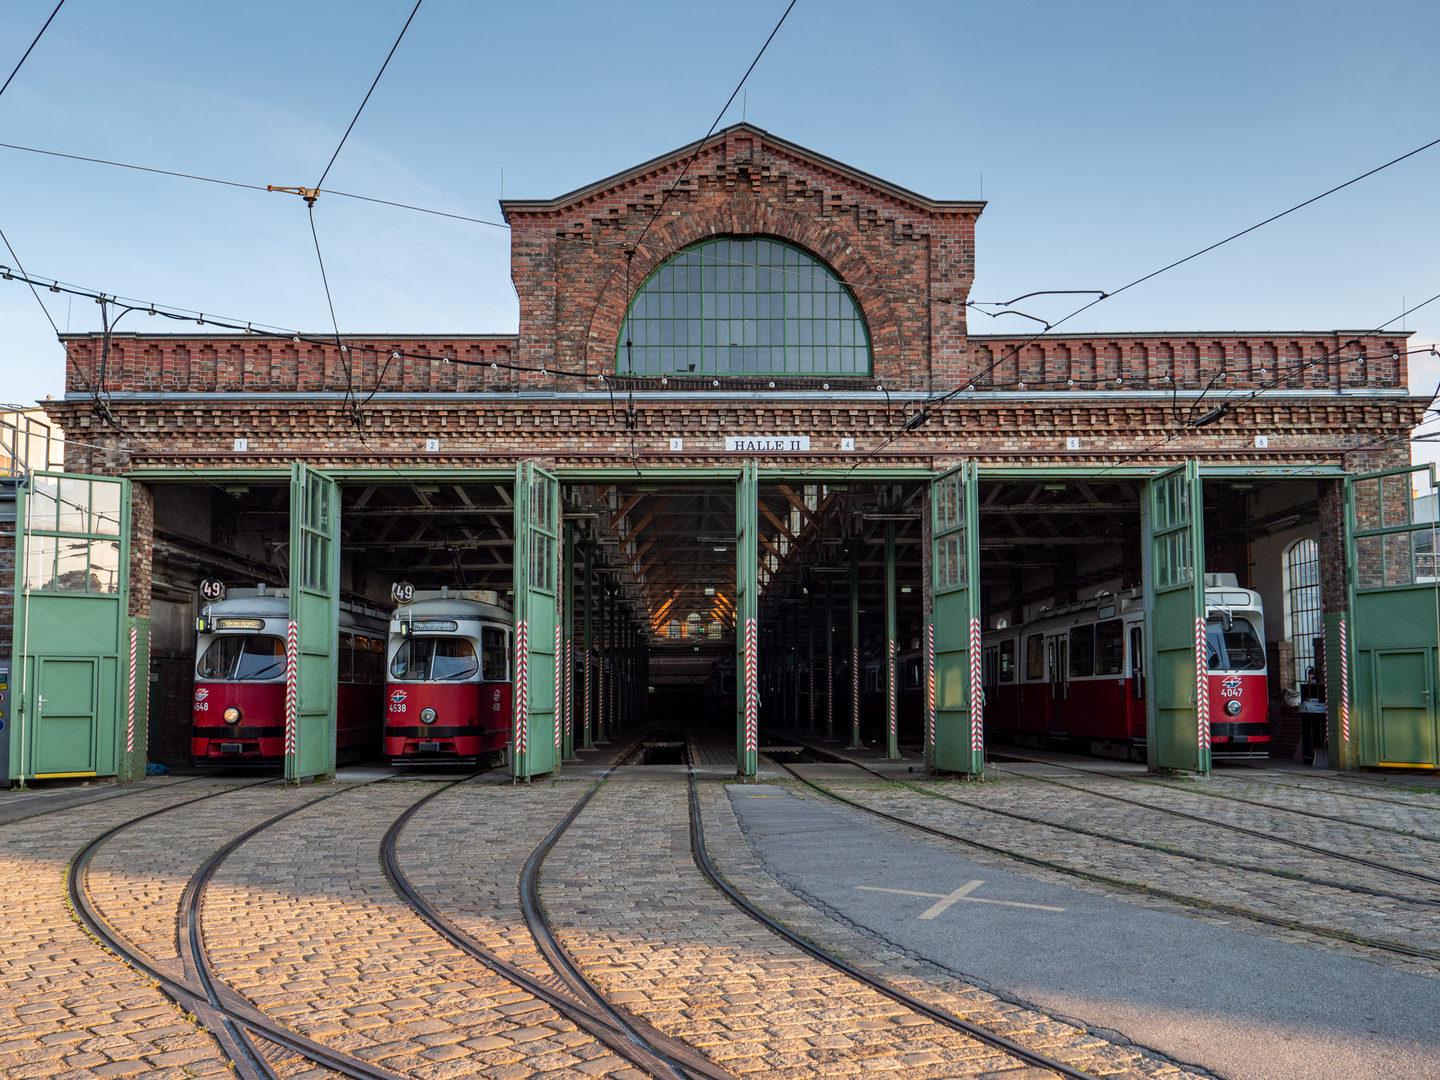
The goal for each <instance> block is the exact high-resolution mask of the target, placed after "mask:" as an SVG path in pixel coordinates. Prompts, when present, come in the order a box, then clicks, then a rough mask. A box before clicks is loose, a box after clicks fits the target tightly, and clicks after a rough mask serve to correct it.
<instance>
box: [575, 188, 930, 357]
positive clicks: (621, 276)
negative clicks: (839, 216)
mask: <svg viewBox="0 0 1440 1080" xmlns="http://www.w3.org/2000/svg"><path fill="white" fill-rule="evenodd" d="M722 237H737V238H741V239H757V240H758V239H767V240H783V241H785V242H786V243H789V244H793V245H794V246H796V247H798V248H800V249H801V250H802V251H805V252H807V253H808V254H810V255H811V256H813V257H814V258H816V259H818V260H819V261H820V262H821V263H823V264H824V265H825V266H826V267H828V268H829V269H830V271H831V272H832V273H833V274H834V275H835V276H836V277H837V278H839V279H840V280H841V281H842V282H844V283H845V285H846V286H848V287H849V289H850V292H851V293H852V294H853V295H854V297H855V302H856V303H857V304H858V305H859V307H860V312H861V315H862V316H863V317H864V319H865V323H866V325H867V326H868V327H869V329H870V350H871V354H872V356H873V357H874V375H875V377H876V378H883V377H884V376H885V375H886V374H887V370H888V371H895V370H897V369H898V368H899V366H900V365H901V363H902V362H903V361H905V360H906V358H907V351H908V347H909V344H910V343H908V342H907V341H906V340H905V338H904V334H903V333H902V331H901V329H900V325H901V320H900V317H899V312H898V311H897V309H896V304H897V303H927V302H926V301H925V300H924V299H923V298H921V297H892V296H889V295H888V294H886V293H884V292H881V291H879V290H877V289H867V288H866V286H867V285H869V284H871V283H872V282H875V281H876V278H877V275H876V274H875V273H874V272H873V270H872V269H871V267H870V264H869V262H868V261H867V260H866V259H865V257H864V256H863V255H861V253H860V252H859V251H858V250H857V249H856V248H855V247H854V246H853V242H852V240H851V239H850V238H849V237H847V236H846V235H845V234H843V233H841V232H839V231H836V230H832V229H827V228H825V227H824V226H822V225H820V224H818V223H817V222H815V221H814V220H813V219H811V218H807V217H803V216H802V215H800V214H796V213H790V212H787V211H782V210H778V209H775V208H772V207H763V208H757V209H756V212H754V213H748V212H745V211H744V210H743V209H741V208H739V207H732V208H731V209H729V210H727V211H725V212H721V211H719V210H711V211H704V212H701V213H696V214H687V215H685V216H683V217H682V218H680V219H679V220H677V221H674V222H672V223H671V224H669V225H667V226H664V227H659V226H658V225H657V227H656V228H655V229H652V230H651V232H650V234H649V235H648V236H647V237H646V238H645V243H644V245H643V246H642V247H641V248H640V249H638V250H637V251H636V252H635V256H634V258H633V259H632V260H631V261H630V271H629V290H628V292H627V290H626V268H625V257H624V255H623V254H619V253H617V257H616V259H615V265H614V267H613V269H612V270H611V272H610V274H609V276H608V278H607V279H606V281H605V283H604V286H603V288H602V289H601V292H600V299H599V301H598V302H597V303H596V305H595V310H594V313H593V314H592V315H591V317H590V326H589V332H588V335H587V338H586V345H585V366H586V369H587V370H590V371H596V372H599V371H607V370H611V369H613V367H614V363H615V349H616V345H617V343H618V342H619V340H620V331H621V327H622V325H623V324H624V322H625V312H626V310H627V309H628V308H629V306H630V301H631V299H632V298H633V297H634V294H635V292H636V291H637V290H638V289H639V288H640V286H641V285H642V284H643V283H644V282H645V280H646V279H647V278H648V277H649V276H650V274H651V273H652V272H653V271H654V270H655V269H656V268H658V267H659V266H660V265H661V264H662V263H665V262H667V261H669V260H670V259H672V258H674V257H675V256H676V255H678V254H679V253H680V252H681V251H683V250H685V249H686V248H688V247H692V246H694V245H695V244H698V243H700V242H701V241H703V240H712V239H720V238H722ZM909 359H910V361H911V362H912V363H914V361H915V360H918V359H919V357H910V358H909Z"/></svg>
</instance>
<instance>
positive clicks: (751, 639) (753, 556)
mask: <svg viewBox="0 0 1440 1080" xmlns="http://www.w3.org/2000/svg"><path fill="white" fill-rule="evenodd" d="M759 529H760V470H759V468H758V466H757V465H756V464H755V462H753V461H747V462H746V463H745V465H744V467H743V468H742V469H741V471H740V479H739V480H737V481H736V482H735V772H736V773H737V774H738V775H740V776H745V777H754V775H755V765H756V761H755V759H756V756H757V752H758V751H757V748H758V746H759V742H760V736H759V731H758V724H759V710H760V683H759V671H760V669H759V660H760V658H759V655H758V649H759V633H758V630H757V627H756V623H757V621H758V619H759V616H760V579H759V573H758V569H759V562H760V550H759V541H758V539H757V536H758V533H759Z"/></svg>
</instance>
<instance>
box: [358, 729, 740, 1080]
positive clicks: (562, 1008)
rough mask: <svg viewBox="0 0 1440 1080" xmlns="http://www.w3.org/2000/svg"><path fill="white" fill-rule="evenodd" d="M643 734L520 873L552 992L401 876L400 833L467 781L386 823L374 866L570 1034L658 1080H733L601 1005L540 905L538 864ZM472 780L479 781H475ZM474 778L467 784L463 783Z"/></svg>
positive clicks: (524, 905)
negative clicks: (551, 1012)
mask: <svg viewBox="0 0 1440 1080" xmlns="http://www.w3.org/2000/svg"><path fill="white" fill-rule="evenodd" d="M643 740H644V736H643V734H642V735H640V736H637V737H636V739H635V740H634V741H633V744H632V745H630V746H627V747H626V748H625V749H624V750H623V751H622V752H620V753H619V754H617V756H616V759H615V764H613V765H611V766H610V767H609V768H607V769H606V770H605V772H604V773H603V774H602V775H601V776H600V777H599V778H598V779H597V780H596V781H595V782H594V783H593V784H592V785H591V786H590V787H589V788H588V789H587V790H586V791H585V793H584V794H582V795H581V796H580V798H579V799H577V800H576V802H575V803H574V804H573V805H572V806H571V807H570V809H569V811H567V813H566V814H565V815H564V816H563V817H562V818H561V819H560V821H559V822H558V823H557V824H556V825H555V826H554V827H553V828H552V829H551V830H550V831H549V832H548V833H547V834H546V836H545V838H544V839H543V840H541V842H540V843H539V844H538V845H537V846H536V847H535V848H534V850H533V851H531V853H530V855H529V857H528V858H527V859H526V861H525V865H524V867H523V868H522V870H521V872H520V875H519V881H518V892H519V900H520V910H521V913H522V915H523V916H524V918H525V922H526V926H527V928H528V929H529V931H530V934H531V937H532V938H533V939H534V941H535V945H536V948H537V951H539V953H540V955H541V956H542V957H543V958H544V960H545V962H546V964H547V965H548V966H549V967H550V968H551V970H552V971H553V972H554V973H555V975H556V976H557V977H558V979H559V980H560V982H561V983H562V984H563V985H564V987H565V991H564V992H559V991H557V990H556V989H554V988H553V987H551V986H548V985H546V983H545V982H543V981H542V980H540V979H538V978H537V977H536V976H534V975H533V974H531V973H530V972H528V971H526V970H524V969H523V968H521V967H519V966H517V965H515V964H513V963H511V962H510V961H508V960H506V959H504V958H503V957H501V956H499V955H498V954H496V953H495V952H493V951H492V950H490V949H488V948H487V947H486V946H484V945H483V944H481V943H480V942H479V941H477V940H476V939H475V938H474V937H472V936H471V935H470V934H468V933H466V932H465V931H464V930H463V929H461V928H460V927H459V926H458V925H457V924H456V923H455V922H454V921H453V920H451V919H449V918H447V917H446V916H445V915H444V914H443V913H441V912H440V911H439V910H437V909H436V908H435V906H434V905H433V904H431V903H430V902H429V901H428V900H426V899H425V897H424V896H423V895H421V893H420V891H419V890H418V889H416V888H415V886H414V885H413V884H412V883H411V882H410V880H409V878H408V877H406V875H405V872H404V869H403V867H402V866H401V865H400V860H399V857H398V853H397V850H396V848H397V845H398V842H399V839H400V836H401V834H402V833H403V832H404V829H405V826H406V825H407V824H408V823H409V822H410V820H411V819H412V818H413V817H414V816H415V814H416V813H418V812H419V811H420V810H421V808H423V807H424V806H425V805H426V804H427V803H429V802H430V801H431V800H432V799H435V798H436V797H438V796H439V795H441V794H443V793H444V792H446V791H449V790H450V789H452V788H454V787H456V786H458V785H459V784H463V783H465V782H467V781H466V780H459V781H455V782H453V783H451V784H447V785H445V786H444V787H442V788H439V789H437V790H436V791H433V792H430V793H429V794H427V795H426V796H424V797H423V798H421V799H419V800H418V801H416V802H415V803H413V804H412V805H411V806H409V807H408V808H407V809H406V810H405V811H404V812H403V813H401V814H400V815H399V816H398V817H397V818H396V819H395V821H394V822H393V823H392V824H391V826H390V828H389V830H388V831H387V832H386V834H385V837H384V839H383V840H382V842H381V846H380V860H381V865H382V868H383V869H384V872H385V876H386V878H387V880H388V881H389V882H390V885H391V887H392V888H393V889H394V890H395V892H396V894H397V895H399V896H400V898H401V899H402V900H404V901H405V903H406V904H408V905H409V906H410V908H411V909H412V910H413V911H414V912H415V913H416V914H417V915H418V916H419V917H420V918H421V919H423V920H424V921H425V922H426V923H428V924H429V925H430V927H431V928H432V929H434V930H435V931H436V932H437V933H438V934H440V935H441V937H443V938H444V939H445V940H446V941H448V942H450V943H451V944H452V945H454V946H455V947H456V948H458V949H460V950H461V951H463V952H465V953H466V954H467V955H469V956H471V957H473V958H474V959H476V960H478V961H479V962H480V963H481V964H483V965H485V966H486V967H488V968H490V969H491V970H493V971H495V972H496V973H497V974H500V975H502V976H503V977H504V978H506V979H508V980H510V981H511V982H513V983H514V984H515V985H516V986H517V987H519V988H520V989H523V990H524V991H526V992H527V993H529V994H532V995H533V996H534V997H536V998H537V999H539V1000H541V1001H544V1002H545V1003H546V1004H548V1005H550V1006H551V1007H552V1008H553V1009H555V1010H556V1011H557V1012H559V1013H560V1014H561V1015H563V1016H565V1017H566V1018H567V1019H569V1020H570V1021H571V1022H572V1023H574V1024H575V1025H576V1026H577V1027H579V1028H581V1029H582V1030H583V1031H585V1032H586V1033H587V1034H589V1035H591V1036H592V1037H593V1038H595V1039H596V1040H597V1041H599V1042H601V1043H603V1044H604V1045H606V1046H608V1047H609V1048H610V1049H611V1050H613V1051H615V1052H616V1053H617V1054H619V1055H620V1056H622V1057H624V1058H625V1059H626V1060H628V1061H630V1062H631V1063H632V1064H634V1065H636V1066H637V1067H639V1068H641V1069H643V1070H644V1071H645V1072H647V1073H649V1074H650V1075H651V1076H654V1077H657V1078H660V1080H696V1078H704V1080H735V1077H734V1076H733V1074H731V1073H729V1072H727V1071H726V1070H724V1069H722V1068H720V1067H719V1066H717V1065H715V1064H714V1063H713V1062H711V1061H710V1059H709V1058H707V1057H705V1056H704V1055H703V1054H702V1053H700V1052H699V1051H698V1050H696V1049H694V1048H693V1047H691V1046H689V1045H688V1044H686V1043H684V1042H682V1041H680V1040H678V1039H675V1038H673V1037H671V1036H668V1035H666V1034H664V1033H663V1032H661V1031H659V1030H658V1029H657V1028H655V1027H654V1026H653V1025H651V1024H649V1023H648V1022H647V1021H645V1020H643V1019H641V1018H640V1017H638V1016H636V1015H634V1014H633V1013H631V1012H630V1011H629V1010H627V1009H625V1008H623V1007H622V1006H620V1005H617V1004H616V1003H614V1002H612V1001H610V1000H609V999H607V998H606V997H605V996H604V995H603V994H602V993H601V992H600V991H599V990H598V989H597V988H596V987H595V986H594V984H593V983H592V982H591V981H590V980H589V979H587V978H586V977H585V975H584V974H583V972H581V971H580V969H579V966H578V965H577V964H576V963H575V962H574V960H573V959H572V958H571V957H570V955H569V954H568V953H567V952H566V951H565V949H564V947H563V945H562V944H561V943H560V941H559V939H558V937H557V936H556V935H555V933H554V930H553V928H552V927H551V925H550V920H549V916H548V915H547V913H546V912H545V908H544V905H543V904H542V903H541V901H540V894H539V878H540V872H541V870H542V868H543V866H544V862H545V857H546V856H547V855H548V854H549V853H550V851H551V849H553V847H554V846H555V844H556V842H557V841H558V840H559V839H560V837H561V836H562V835H564V833H565V831H566V830H567V829H568V828H569V827H570V825H571V824H573V822H574V821H575V819H576V818H577V817H578V816H579V815H580V814H581V812H583V811H584V809H585V807H586V806H587V805H588V804H589V803H590V800H591V799H592V798H593V797H594V795H595V793H596V792H598V791H599V790H600V788H601V787H602V786H603V785H604V783H605V782H606V780H608V779H609V777H610V775H611V774H612V773H613V772H614V771H615V769H616V768H618V767H619V766H620V765H621V763H623V762H624V761H625V760H626V758H627V757H629V755H630V754H631V753H633V752H634V750H635V749H637V748H638V747H639V746H640V745H641V744H642V742H643ZM477 775H478V774H477ZM468 779H473V777H470V778H467V780H468Z"/></svg>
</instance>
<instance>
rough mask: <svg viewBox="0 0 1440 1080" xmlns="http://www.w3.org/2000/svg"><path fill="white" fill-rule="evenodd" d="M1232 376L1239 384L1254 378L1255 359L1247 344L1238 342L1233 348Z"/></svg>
mask: <svg viewBox="0 0 1440 1080" xmlns="http://www.w3.org/2000/svg"><path fill="white" fill-rule="evenodd" d="M1234 369H1235V370H1234V376H1235V378H1236V379H1238V380H1240V381H1241V382H1249V381H1250V380H1251V379H1253V378H1254V377H1255V357H1254V353H1252V352H1251V350H1250V346H1249V344H1248V343H1247V342H1244V341H1242V342H1240V344H1238V345H1236V346H1235V364H1234Z"/></svg>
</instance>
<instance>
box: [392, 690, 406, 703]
mask: <svg viewBox="0 0 1440 1080" xmlns="http://www.w3.org/2000/svg"><path fill="white" fill-rule="evenodd" d="M390 701H391V703H393V704H395V705H404V704H405V691H404V690H396V691H395V692H394V693H393V694H391V695H390Z"/></svg>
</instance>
